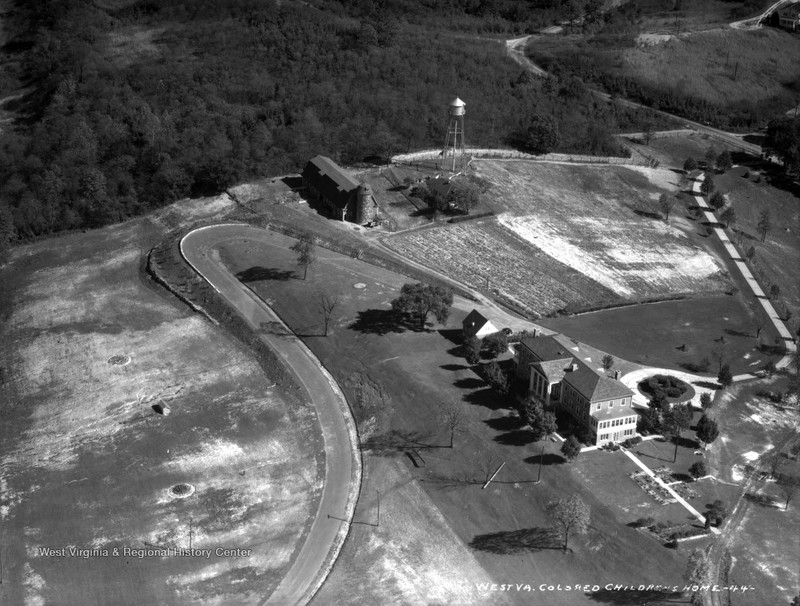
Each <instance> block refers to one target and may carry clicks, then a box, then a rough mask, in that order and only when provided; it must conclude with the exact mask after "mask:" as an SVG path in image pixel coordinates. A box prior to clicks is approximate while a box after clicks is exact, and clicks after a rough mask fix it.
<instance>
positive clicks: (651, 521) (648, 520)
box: [634, 516, 656, 528]
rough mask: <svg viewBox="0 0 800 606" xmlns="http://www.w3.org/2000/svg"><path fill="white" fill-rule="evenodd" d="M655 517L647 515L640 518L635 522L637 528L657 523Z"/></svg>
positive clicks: (648, 526)
mask: <svg viewBox="0 0 800 606" xmlns="http://www.w3.org/2000/svg"><path fill="white" fill-rule="evenodd" d="M655 522H656V520H655V518H651V517H649V516H648V517H646V518H639V519H638V520H636V521H635V522H634V524H635V525H636V527H637V528H650V526H652V525H653V524H655Z"/></svg>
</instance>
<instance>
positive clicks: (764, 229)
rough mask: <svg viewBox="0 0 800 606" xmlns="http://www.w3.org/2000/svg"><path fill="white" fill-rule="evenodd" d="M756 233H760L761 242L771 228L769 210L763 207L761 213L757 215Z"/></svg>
mask: <svg viewBox="0 0 800 606" xmlns="http://www.w3.org/2000/svg"><path fill="white" fill-rule="evenodd" d="M757 228H758V233H760V234H761V241H762V242H763V241H764V240H766V238H767V234H768V233H769V230H771V229H772V218H771V217H770V214H769V210H768V209H766V208H765V209H764V210H762V211H761V214H759V215H758V225H757Z"/></svg>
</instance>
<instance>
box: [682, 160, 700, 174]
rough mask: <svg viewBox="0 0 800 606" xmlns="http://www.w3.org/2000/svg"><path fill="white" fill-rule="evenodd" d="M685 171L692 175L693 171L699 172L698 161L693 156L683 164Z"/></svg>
mask: <svg viewBox="0 0 800 606" xmlns="http://www.w3.org/2000/svg"><path fill="white" fill-rule="evenodd" d="M683 170H685V171H686V172H687V173H690V172H692V171H693V170H697V160H695V159H694V158H692V157H691V156H689V157H688V158H686V160H684V162H683Z"/></svg>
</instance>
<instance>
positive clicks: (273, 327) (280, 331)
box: [258, 322, 296, 337]
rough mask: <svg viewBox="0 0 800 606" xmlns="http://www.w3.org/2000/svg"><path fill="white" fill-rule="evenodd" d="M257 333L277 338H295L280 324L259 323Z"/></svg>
mask: <svg viewBox="0 0 800 606" xmlns="http://www.w3.org/2000/svg"><path fill="white" fill-rule="evenodd" d="M258 329H259V332H262V333H265V334H269V335H275V336H277V337H294V336H296V335H295V334H294V333H293V332H292V331H291V330H289V329H288V328H287V327H286V326H285V325H284V324H283V323H282V322H261V324H259V325H258Z"/></svg>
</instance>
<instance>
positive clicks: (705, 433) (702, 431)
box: [697, 415, 719, 446]
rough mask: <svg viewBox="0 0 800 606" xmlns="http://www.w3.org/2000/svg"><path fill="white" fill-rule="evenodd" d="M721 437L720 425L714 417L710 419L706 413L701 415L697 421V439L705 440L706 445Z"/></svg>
mask: <svg viewBox="0 0 800 606" xmlns="http://www.w3.org/2000/svg"><path fill="white" fill-rule="evenodd" d="M718 437H719V426H718V425H717V422H716V421H715V420H714V419H710V418H709V417H707V416H706V415H703V416H702V417H700V420H699V421H698V422H697V439H698V440H700V441H701V442H703V444H705V445H706V446H708V445H709V444H711V443H712V442H714V440H716V439H717V438H718Z"/></svg>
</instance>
